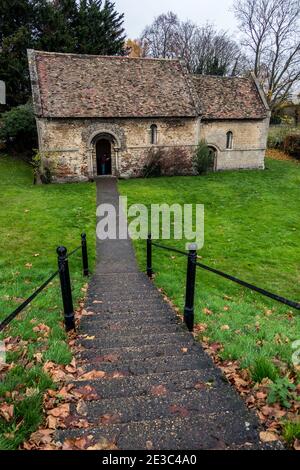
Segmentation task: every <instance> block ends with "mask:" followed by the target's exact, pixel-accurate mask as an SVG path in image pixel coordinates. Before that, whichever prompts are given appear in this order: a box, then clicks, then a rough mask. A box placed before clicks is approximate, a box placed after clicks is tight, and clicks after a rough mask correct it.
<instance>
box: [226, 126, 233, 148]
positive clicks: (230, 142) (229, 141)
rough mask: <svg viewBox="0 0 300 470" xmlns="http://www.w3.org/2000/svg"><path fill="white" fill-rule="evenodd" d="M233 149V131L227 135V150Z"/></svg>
mask: <svg viewBox="0 0 300 470" xmlns="http://www.w3.org/2000/svg"><path fill="white" fill-rule="evenodd" d="M232 147H233V133H232V132H231V131H229V132H227V134H226V148H227V149H229V150H231V149H232Z"/></svg>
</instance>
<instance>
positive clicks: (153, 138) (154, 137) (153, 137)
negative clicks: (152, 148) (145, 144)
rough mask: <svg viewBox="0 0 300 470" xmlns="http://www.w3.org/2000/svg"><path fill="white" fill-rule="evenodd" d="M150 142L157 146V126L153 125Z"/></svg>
mask: <svg viewBox="0 0 300 470" xmlns="http://www.w3.org/2000/svg"><path fill="white" fill-rule="evenodd" d="M150 142H151V144H152V145H156V144H157V125H156V124H152V126H151V127H150Z"/></svg>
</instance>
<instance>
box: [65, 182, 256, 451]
mask: <svg viewBox="0 0 300 470" xmlns="http://www.w3.org/2000/svg"><path fill="white" fill-rule="evenodd" d="M98 198H99V202H100V200H101V202H111V201H113V202H114V204H116V205H117V204H118V203H117V191H116V184H115V182H114V181H113V180H101V182H99V183H98ZM97 252H98V253H97V254H98V260H99V262H98V265H97V269H96V273H95V276H94V277H93V279H92V280H91V283H90V285H89V292H88V298H87V301H86V310H87V311H88V312H91V313H92V315H91V316H85V317H83V319H82V321H81V326H80V335H81V337H79V343H80V345H81V346H82V351H81V352H80V353H78V357H77V362H78V363H79V365H80V366H82V367H84V369H85V371H87V372H88V371H94V370H96V371H102V372H103V373H105V375H104V374H103V375H104V376H103V377H99V378H98V379H95V380H90V381H86V382H82V381H78V383H76V382H72V383H74V384H75V387H80V388H82V387H84V386H86V385H88V386H90V387H91V388H92V390H93V392H94V395H95V398H94V400H91V401H86V402H85V418H86V419H87V421H88V422H89V426H90V427H89V428H88V429H67V430H62V431H58V435H57V439H58V440H59V441H60V442H64V441H65V440H66V439H69V438H79V437H82V436H90V438H91V436H93V442H99V441H100V442H103V441H107V442H110V443H113V445H114V446H115V447H117V448H118V449H123V450H139V449H148V450H151V449H154V450H173V449H174V450H187V449H189V450H193V449H257V448H262V444H261V443H260V442H259V437H258V422H257V418H256V417H255V415H254V414H253V413H252V412H250V411H249V410H247V408H246V406H245V404H244V403H243V401H242V400H241V398H240V397H239V396H238V394H237V393H236V392H235V390H234V389H233V388H232V387H231V385H230V384H229V383H228V382H227V381H226V379H225V378H224V376H223V375H222V373H221V372H220V370H219V369H218V368H216V366H215V365H214V364H213V362H212V361H211V359H210V358H209V357H208V356H207V355H206V354H205V352H204V351H203V349H202V348H201V346H200V345H199V344H197V343H196V342H195V340H194V338H193V336H192V335H191V334H190V333H189V332H188V331H187V330H186V328H185V327H184V326H183V324H182V323H181V321H180V320H179V319H178V317H177V316H176V314H175V312H174V311H173V309H172V308H171V307H170V306H169V304H168V303H166V302H165V301H164V300H163V297H162V295H161V294H160V293H159V292H158V290H157V289H156V288H155V287H154V285H153V284H152V282H151V281H149V280H148V278H147V277H146V275H145V274H143V273H141V272H139V270H138V268H137V266H136V262H135V257H134V253H133V249H132V246H131V242H130V241H126V240H124V241H121V240H116V241H103V242H98V245H97ZM100 375H101V374H100ZM71 414H72V416H74V417H77V418H82V416H81V415H80V414H78V412H77V408H76V404H73V405H72V407H71Z"/></svg>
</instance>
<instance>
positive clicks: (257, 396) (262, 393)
mask: <svg viewBox="0 0 300 470" xmlns="http://www.w3.org/2000/svg"><path fill="white" fill-rule="evenodd" d="M267 396H268V395H267V394H266V393H264V392H257V394H256V398H258V399H259V400H264V399H265V398H267Z"/></svg>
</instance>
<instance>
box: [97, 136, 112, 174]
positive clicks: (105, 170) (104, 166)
mask: <svg viewBox="0 0 300 470" xmlns="http://www.w3.org/2000/svg"><path fill="white" fill-rule="evenodd" d="M111 157H112V151H111V142H110V140H109V139H105V138H100V139H98V140H97V141H96V168H97V176H108V175H111V174H112V163H111Z"/></svg>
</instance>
